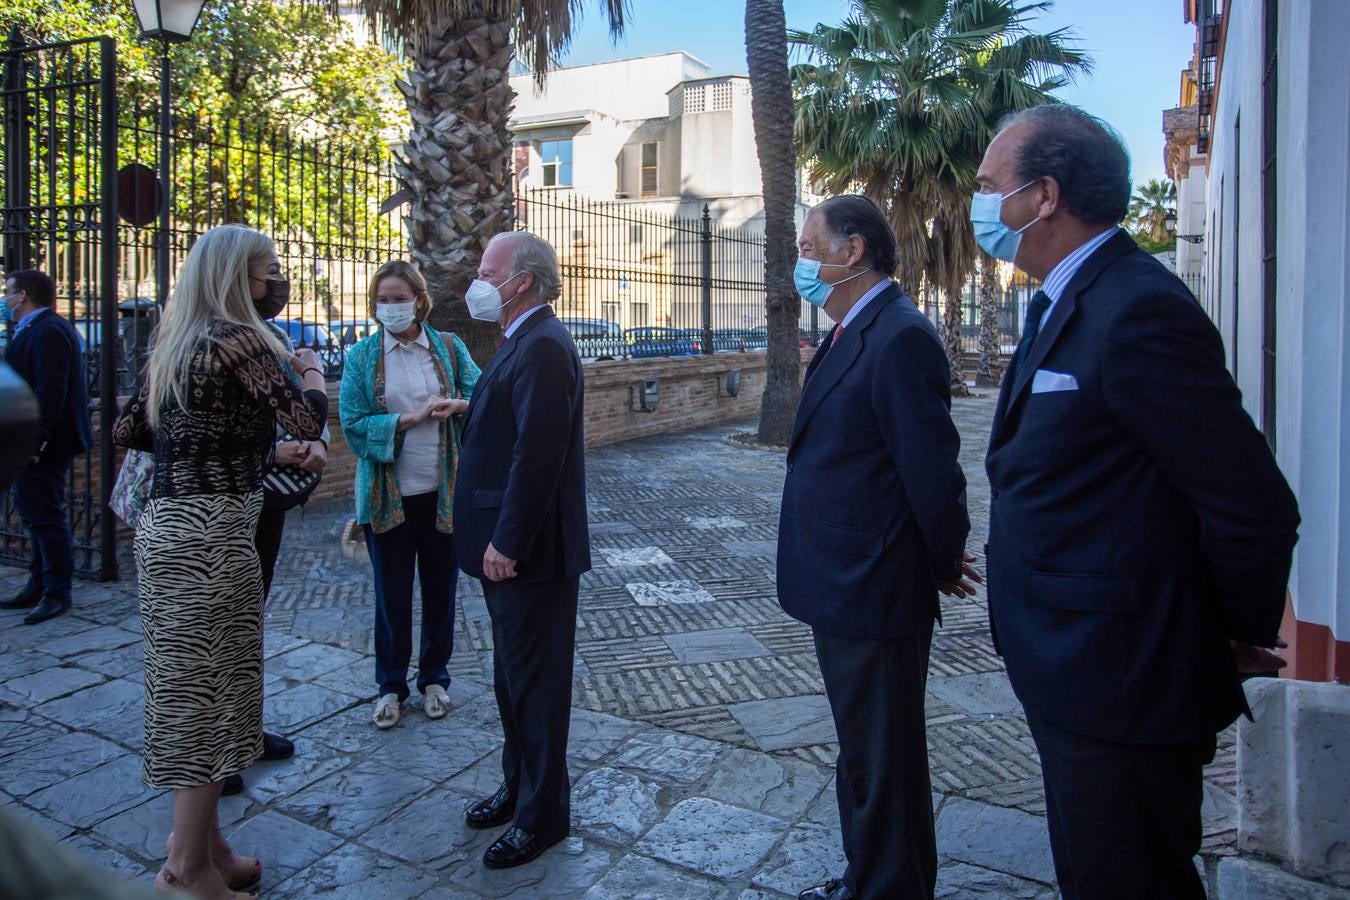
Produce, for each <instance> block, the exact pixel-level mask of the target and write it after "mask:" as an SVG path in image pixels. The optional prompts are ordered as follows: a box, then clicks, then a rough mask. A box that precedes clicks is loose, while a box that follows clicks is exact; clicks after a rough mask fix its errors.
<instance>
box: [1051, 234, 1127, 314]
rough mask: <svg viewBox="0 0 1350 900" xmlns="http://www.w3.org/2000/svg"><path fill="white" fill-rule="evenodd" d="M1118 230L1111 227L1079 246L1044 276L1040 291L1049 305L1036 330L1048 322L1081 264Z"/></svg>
mask: <svg viewBox="0 0 1350 900" xmlns="http://www.w3.org/2000/svg"><path fill="white" fill-rule="evenodd" d="M1119 228H1120V226H1118V225H1112V226H1111V227H1110V228H1108V229H1106V230H1105V231H1103V232H1102V233H1101V234H1099V235H1097V236H1096V237H1094V238H1091V239H1090V240H1088V241H1087V242H1086V243H1084V244H1081V245H1080V246H1079V247H1078V249H1077V250H1075V251H1073V252H1072V253H1070V254H1069V255H1068V256H1066V257H1064V258H1063V259H1061V260H1060V261H1059V265H1057V266H1055V267H1054V268H1053V269H1051V270H1050V274H1049V275H1047V276H1045V284H1043V285H1041V290H1042V291H1044V292H1045V296H1047V297H1049V298H1050V305H1049V306H1047V307H1046V308H1045V312H1044V313H1042V314H1041V324H1040V325H1038V326H1037V327H1038V328H1044V327H1045V323H1046V322H1048V321H1049V320H1050V313H1051V312H1053V311H1054V309H1055V304H1056V303H1058V302H1059V298H1060V296H1061V295H1063V293H1064V289H1065V288H1066V287H1068V286H1069V282H1070V281H1072V280H1073V276H1075V275H1077V274H1078V270H1079V269H1081V268H1082V267H1083V263H1085V262H1087V258H1088V257H1089V256H1091V255H1092V251H1094V250H1096V249H1097V248H1098V247H1100V246H1101V245H1102V244H1105V243H1106V242H1107V241H1108V240H1110V238H1111V235H1113V234H1115V233H1116V232H1117V231H1118V230H1119Z"/></svg>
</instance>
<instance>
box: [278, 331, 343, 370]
mask: <svg viewBox="0 0 1350 900" xmlns="http://www.w3.org/2000/svg"><path fill="white" fill-rule="evenodd" d="M272 324H274V325H276V326H277V327H278V328H280V329H281V330H282V331H284V332H286V334H287V335H288V336H289V337H290V339H291V346H292V347H294V348H295V349H297V350H298V349H300V348H301V347H308V348H309V349H311V350H313V351H314V352H315V353H317V354H318V356H319V359H320V360H322V361H323V377H324V378H337V377H338V376H340V375H341V374H342V347H341V346H340V345H339V344H338V342H337V340H336V339H334V337H333V332H331V331H329V330H328V327H327V326H326V325H320V324H319V323H318V322H303V321H301V320H299V319H273V320H272Z"/></svg>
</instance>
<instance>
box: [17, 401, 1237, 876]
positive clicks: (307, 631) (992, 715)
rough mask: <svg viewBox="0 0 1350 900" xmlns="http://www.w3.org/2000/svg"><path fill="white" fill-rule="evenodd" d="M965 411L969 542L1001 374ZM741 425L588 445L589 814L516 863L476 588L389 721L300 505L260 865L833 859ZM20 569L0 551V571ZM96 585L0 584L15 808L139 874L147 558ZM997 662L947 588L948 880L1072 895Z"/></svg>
mask: <svg viewBox="0 0 1350 900" xmlns="http://www.w3.org/2000/svg"><path fill="white" fill-rule="evenodd" d="M955 412H956V418H957V421H958V425H959V427H960V430H961V433H962V436H963V447H964V449H963V452H962V463H963V465H964V466H965V471H966V476H967V478H968V479H969V481H970V493H969V502H970V513H971V518H972V523H973V528H972V536H971V540H970V547H971V549H972V551H974V552H975V553H976V554H977V555H978V554H979V553H980V551H981V549H982V545H983V536H984V534H985V533H986V532H987V526H988V496H987V495H988V487H987V484H986V482H985V480H984V476H983V464H982V460H983V455H984V440H985V437H986V436H987V434H988V428H989V422H990V419H991V417H992V413H993V398H992V397H983V398H973V399H969V400H959V401H957V404H956V409H955ZM745 427H746V425H745V424H744V423H742V424H741V425H738V426H735V425H734V426H715V427H710V428H706V429H703V430H700V431H696V432H690V433H685V434H680V435H664V436H658V437H651V438H644V439H641V440H637V441H633V442H630V443H626V444H621V445H615V446H609V447H605V448H602V449H598V450H593V451H591V452H590V453H589V454H588V458H587V463H588V487H589V496H590V512H591V526H592V546H593V548H594V553H593V556H594V561H595V569H594V571H593V572H591V573H589V574H588V575H586V576H585V577H584V578H583V579H582V588H581V604H580V613H579V617H578V624H577V657H576V667H575V681H574V690H573V703H574V714H573V737H572V745H571V748H570V749H571V754H570V761H571V768H572V776H573V784H574V788H573V795H574V806H573V812H574V817H573V818H574V823H575V824H574V830H573V834H572V837H570V838H569V839H568V840H567V841H566V842H565V843H564V844H563V845H561V846H560V847H559V848H558V849H555V850H552V851H550V852H549V853H548V854H546V855H545V856H544V857H541V859H540V860H539V861H537V862H536V863H534V864H531V865H528V866H525V867H523V868H521V869H515V870H509V871H506V872H492V871H489V870H487V869H485V868H484V867H483V866H482V864H481V862H480V861H479V856H480V855H481V853H482V850H483V849H484V847H485V846H486V844H487V842H489V841H490V840H491V839H492V837H494V836H495V834H496V831H495V830H490V831H489V832H486V833H483V832H474V831H471V830H469V829H468V828H466V827H465V826H464V824H463V820H462V813H461V811H462V808H463V806H464V805H465V803H467V802H469V801H470V800H472V799H474V798H476V797H478V796H481V795H485V794H487V793H490V792H491V791H492V789H494V788H495V786H496V783H497V781H498V779H499V770H498V768H497V750H498V749H499V746H500V739H501V738H500V728H499V727H498V725H497V722H496V707H495V704H494V702H493V699H492V694H491V690H490V673H491V651H492V647H491V639H492V631H491V627H490V622H489V620H488V615H487V609H486V606H485V605H484V602H483V597H482V590H481V589H480V588H479V586H478V585H477V584H476V583H475V582H471V581H469V580H468V579H461V581H460V585H459V603H458V605H457V612H456V616H457V622H456V633H455V652H454V656H453V659H452V663H451V672H452V676H453V677H454V683H453V685H452V689H451V696H452V700H453V703H454V710H453V712H452V713H451V715H450V716H448V717H447V718H446V719H444V720H441V721H439V722H431V721H428V720H427V719H426V718H425V716H423V715H422V713H421V711H420V706H419V705H418V702H419V698H418V695H416V694H414V696H413V698H412V700H411V701H410V703H409V705H408V707H406V708H405V715H404V719H403V721H402V722H401V723H400V725H399V726H398V727H397V728H395V729H393V730H391V731H389V732H380V731H377V730H376V729H375V728H374V727H373V726H372V725H370V724H369V714H370V707H371V701H372V700H373V698H374V696H375V686H374V683H373V676H374V664H373V660H372V658H371V653H372V635H371V623H372V622H373V617H374V599H373V591H372V586H371V578H370V572H369V565H368V563H367V562H366V561H365V560H364V559H363V558H361V557H360V556H359V554H358V555H357V556H355V557H353V556H351V555H349V554H344V552H343V550H342V548H341V546H340V535H341V534H342V531H343V527H344V525H345V523H346V521H347V519H348V517H349V504H348V503H347V502H344V501H332V502H326V503H323V504H313V505H311V506H310V508H308V509H307V510H304V511H303V513H300V512H297V513H293V514H292V518H291V521H290V522H288V524H287V533H286V539H285V543H284V545H283V549H282V555H281V559H280V561H279V564H278V570H277V576H276V583H275V585H274V587H273V595H272V600H271V603H270V605H269V607H268V610H267V631H266V634H267V654H268V660H267V666H266V690H267V693H268V699H267V703H266V707H265V708H266V714H265V715H266V723H267V726H268V728H269V730H274V731H280V732H283V733H286V734H290V735H291V736H293V737H294V738H295V739H296V744H297V748H298V753H297V757H296V758H295V759H294V760H292V761H288V762H282V763H262V764H259V765H257V766H255V767H254V768H252V769H250V770H249V771H248V772H247V773H245V782H246V785H247V787H246V789H245V792H244V794H243V795H242V796H238V797H233V798H226V799H225V800H224V801H223V804H222V819H223V821H224V822H227V823H228V826H227V831H228V832H229V833H230V835H231V839H232V840H233V841H234V842H235V846H236V847H237V848H238V849H239V850H240V852H244V853H250V852H254V851H257V852H260V853H261V854H262V855H263V856H264V857H266V861H267V870H266V876H265V879H264V888H265V890H266V892H267V894H268V895H270V896H279V897H301V896H311V895H318V894H329V895H333V896H351V897H372V896H378V897H390V898H395V897H400V898H401V897H427V898H433V897H478V896H488V897H501V896H511V897H586V898H607V897H616V898H618V897H622V898H625V900H629V898H637V897H659V898H679V897H728V898H740V900H752V898H780V897H783V896H793V895H795V892H796V891H797V890H799V889H801V888H803V887H806V886H808V885H809V884H811V883H814V882H816V881H819V880H821V879H823V878H824V877H827V876H829V875H832V874H838V872H839V871H841V870H842V851H841V850H840V847H839V844H838V840H839V839H838V832H837V827H838V820H837V812H836V810H835V805H834V796H833V784H832V782H831V778H832V771H831V768H830V767H831V765H832V763H833V760H834V757H835V755H836V753H837V749H838V748H837V746H836V744H835V743H834V728H833V723H832V721H831V718H830V713H829V706H828V704H827V703H826V702H825V698H824V696H823V685H822V682H821V678H820V671H819V668H818V667H817V665H816V661H815V654H814V650H813V648H812V644H811V637H810V632H809V629H807V628H806V627H805V626H803V625H801V624H800V623H797V622H795V621H793V620H791V619H789V618H788V617H786V616H785V615H784V614H783V613H782V611H781V610H780V609H779V607H778V604H777V601H776V600H775V593H774V574H775V573H774V559H773V554H774V541H775V537H776V526H777V517H778V499H779V491H780V489H781V486H782V470H783V457H782V455H781V454H778V453H772V452H766V451H757V450H748V449H744V448H742V447H739V446H736V445H735V444H734V443H733V442H731V441H730V440H729V436H730V435H731V434H733V433H735V432H737V431H740V430H744V428H745ZM125 564H126V566H127V568H126V569H125V570H124V571H128V572H129V571H132V569H131V567H130V560H129V559H128V560H126V561H125ZM21 583H22V573H20V572H18V571H17V570H14V569H0V592H14V591H17V589H18V587H19V586H20V585H21ZM75 600H76V609H75V612H74V614H73V615H69V616H66V617H64V618H62V619H59V620H56V621H53V622H50V623H46V624H44V625H42V626H38V627H34V628H26V627H22V626H17V621H18V619H19V617H20V615H19V614H16V613H0V771H3V772H4V773H5V777H4V778H3V780H0V808H8V809H10V810H11V811H13V812H17V813H19V814H21V815H22V816H24V817H26V818H28V819H30V820H32V821H34V822H36V823H37V824H38V825H40V826H41V827H43V828H45V829H46V830H47V831H48V832H49V833H51V835H52V836H53V837H55V838H57V839H59V840H63V841H65V842H66V843H68V844H70V845H71V846H72V847H74V848H75V849H76V850H78V851H79V852H80V853H81V854H83V855H84V856H85V857H87V858H88V859H89V860H91V861H92V862H94V863H95V864H97V865H99V866H102V867H104V868H107V869H111V870H113V871H115V872H118V873H120V874H123V875H125V876H128V877H131V878H139V879H147V878H149V877H150V875H151V874H152V873H153V872H154V871H155V869H156V868H157V865H158V862H159V861H160V860H161V859H162V857H163V842H164V838H165V836H166V833H167V829H168V824H169V817H168V797H167V795H164V794H162V793H160V792H156V791H150V790H148V789H146V788H144V787H143V786H142V785H141V783H140V780H139V771H140V761H139V758H138V756H137V752H138V751H139V749H140V746H141V718H140V717H141V685H140V680H141V674H140V673H141V648H140V635H139V630H140V625H139V620H138V616H137V614H136V605H135V598H134V586H133V585H131V584H130V583H120V584H113V585H91V584H80V585H78V586H77V592H76V598H75ZM16 626H17V627H16ZM1002 672H1003V667H1002V663H1001V661H1000V660H999V658H998V656H997V655H996V654H995V653H994V651H993V647H992V645H991V642H990V638H989V632H988V619H987V613H986V610H985V606H984V602H983V599H982V598H978V597H977V598H973V599H967V600H964V601H954V600H951V599H946V598H944V601H943V626H942V628H941V629H940V630H939V631H938V633H937V635H936V637H935V639H934V644H933V657H932V665H931V668H930V673H929V696H928V739H929V755H930V762H931V768H932V779H933V790H934V804H935V809H936V811H937V828H938V849H939V853H940V854H941V870H940V876H939V896H943V897H968V896H991V897H993V896H998V897H1051V896H1054V890H1053V879H1054V873H1053V869H1052V867H1051V865H1050V858H1049V844H1048V839H1047V838H1046V835H1045V825H1044V818H1043V817H1044V813H1045V804H1044V797H1043V794H1042V790H1041V784H1040V771H1039V767H1038V765H1037V760H1036V754H1035V748H1034V746H1033V744H1032V741H1031V737H1030V735H1029V733H1028V731H1027V727H1026V723H1025V721H1024V720H1023V718H1022V716H1021V714H1020V707H1019V706H1018V704H1017V702H1016V699H1015V698H1014V697H1013V695H1012V691H1011V689H1010V688H1009V686H1008V683H1007V680H1006V678H1005V677H1004V676H1003V674H1002ZM1233 768H1234V760H1233V741H1232V735H1231V733H1227V734H1225V735H1223V736H1222V738H1221V742H1220V751H1219V756H1218V758H1217V759H1216V761H1215V764H1214V765H1213V766H1212V767H1211V769H1210V771H1209V778H1208V783H1207V785H1206V805H1205V834H1206V838H1205V853H1206V857H1207V860H1208V864H1209V866H1210V867H1211V868H1212V865H1213V857H1215V856H1216V855H1222V854H1226V853H1229V852H1231V850H1232V844H1233V839H1234V834H1235V827H1236V822H1235V812H1234V799H1233V791H1234V777H1233Z"/></svg>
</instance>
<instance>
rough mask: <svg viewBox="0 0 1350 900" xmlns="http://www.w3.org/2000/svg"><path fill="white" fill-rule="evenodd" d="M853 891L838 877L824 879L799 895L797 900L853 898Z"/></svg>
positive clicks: (847, 899) (841, 899) (850, 899)
mask: <svg viewBox="0 0 1350 900" xmlns="http://www.w3.org/2000/svg"><path fill="white" fill-rule="evenodd" d="M852 897H853V892H852V891H850V890H849V889H848V886H847V885H845V884H844V883H843V882H842V881H840V880H839V879H838V878H831V879H830V880H829V881H823V882H821V883H820V884H817V885H815V886H814V887H809V888H807V889H806V890H804V891H802V892H801V893H800V894H798V895H797V900H852Z"/></svg>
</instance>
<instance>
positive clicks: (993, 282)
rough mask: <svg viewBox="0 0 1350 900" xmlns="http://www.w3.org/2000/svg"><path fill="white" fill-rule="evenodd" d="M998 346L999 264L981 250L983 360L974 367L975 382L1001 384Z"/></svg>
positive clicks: (993, 385)
mask: <svg viewBox="0 0 1350 900" xmlns="http://www.w3.org/2000/svg"><path fill="white" fill-rule="evenodd" d="M999 368H1000V365H999V347H998V263H997V262H996V261H995V260H994V258H993V257H992V256H990V255H989V254H988V253H984V252H981V253H980V363H979V365H978V366H977V367H976V369H975V384H976V385H977V386H979V387H998V382H999V376H1000V374H1001V373H1000V372H999V371H997V370H998V369H999Z"/></svg>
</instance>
